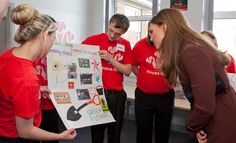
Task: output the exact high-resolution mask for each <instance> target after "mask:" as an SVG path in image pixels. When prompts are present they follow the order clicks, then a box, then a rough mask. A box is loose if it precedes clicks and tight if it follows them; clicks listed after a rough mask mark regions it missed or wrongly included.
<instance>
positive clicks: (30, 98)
mask: <svg viewBox="0 0 236 143" xmlns="http://www.w3.org/2000/svg"><path fill="white" fill-rule="evenodd" d="M11 19H12V22H13V23H15V24H17V25H19V28H18V30H17V32H16V34H15V37H14V38H15V41H16V42H17V43H18V44H19V46H18V47H13V48H10V49H8V50H7V51H5V52H4V53H3V54H2V55H1V56H0V79H1V80H0V99H1V100H0V143H3V142H4V143H6V142H7V143H16V142H17V143H28V142H31V140H71V139H74V138H75V136H76V132H75V130H74V129H70V130H66V131H64V132H62V133H60V134H57V133H52V132H47V131H45V130H42V129H40V128H38V126H39V124H40V121H41V111H40V102H39V100H40V95H39V90H40V86H39V80H38V78H37V75H36V73H35V70H34V67H33V62H34V61H35V60H37V59H38V58H41V57H43V56H45V55H46V54H47V53H48V51H49V50H50V48H51V47H52V45H53V42H54V40H55V31H56V26H55V23H54V22H53V20H52V18H51V17H50V16H48V15H43V14H41V13H39V12H38V11H37V10H35V9H34V8H33V7H31V6H30V5H28V4H21V5H18V6H17V7H15V8H13V10H12V13H11Z"/></svg>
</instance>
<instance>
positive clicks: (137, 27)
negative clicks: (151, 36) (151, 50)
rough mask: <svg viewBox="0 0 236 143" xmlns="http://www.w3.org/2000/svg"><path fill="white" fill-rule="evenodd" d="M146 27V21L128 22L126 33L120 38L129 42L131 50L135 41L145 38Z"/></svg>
mask: <svg viewBox="0 0 236 143" xmlns="http://www.w3.org/2000/svg"><path fill="white" fill-rule="evenodd" d="M147 27H148V21H133V22H130V27H129V29H128V31H127V32H126V33H125V34H124V35H123V36H122V37H123V38H125V39H126V40H128V41H130V44H131V47H132V48H133V46H134V45H135V43H136V42H137V41H139V40H140V39H142V38H144V37H146V36H147V32H148V30H147Z"/></svg>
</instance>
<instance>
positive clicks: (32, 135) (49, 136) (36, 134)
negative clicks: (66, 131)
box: [19, 127, 63, 141]
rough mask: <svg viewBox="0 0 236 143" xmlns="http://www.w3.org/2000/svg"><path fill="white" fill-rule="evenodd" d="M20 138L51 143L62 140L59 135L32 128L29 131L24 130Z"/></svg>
mask: <svg viewBox="0 0 236 143" xmlns="http://www.w3.org/2000/svg"><path fill="white" fill-rule="evenodd" d="M19 136H20V137H21V138H25V139H32V140H41V141H51V140H63V137H62V135H61V134H57V133H52V132H48V131H45V130H42V129H40V128H37V127H32V128H31V129H29V130H25V132H23V133H22V134H19Z"/></svg>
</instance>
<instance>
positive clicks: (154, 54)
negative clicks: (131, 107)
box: [132, 38, 170, 94]
mask: <svg viewBox="0 0 236 143" xmlns="http://www.w3.org/2000/svg"><path fill="white" fill-rule="evenodd" d="M132 54H133V61H134V64H133V65H134V66H138V73H137V83H136V85H137V87H138V88H140V89H141V90H142V91H143V92H144V93H147V94H155V93H157V94H162V93H166V92H168V91H169V90H170V86H168V84H167V82H166V80H165V78H164V76H163V74H162V73H161V71H160V67H158V61H159V60H158V57H159V52H158V51H157V49H156V47H155V46H150V45H148V43H147V40H146V38H144V39H141V40H140V41H138V42H137V43H136V44H135V46H134V48H133V50H132ZM144 77H145V78H144Z"/></svg>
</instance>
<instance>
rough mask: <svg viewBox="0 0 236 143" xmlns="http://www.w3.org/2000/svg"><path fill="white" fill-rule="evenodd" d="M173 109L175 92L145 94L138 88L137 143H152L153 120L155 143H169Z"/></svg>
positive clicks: (136, 107)
mask: <svg viewBox="0 0 236 143" xmlns="http://www.w3.org/2000/svg"><path fill="white" fill-rule="evenodd" d="M173 107H174V91H173V90H170V91H169V92H167V93H164V94H145V93H143V92H142V91H141V90H140V89H139V88H136V90H135V117H136V123H137V138H136V139H137V143H152V130H153V128H152V127H153V120H154V126H155V143H168V141H169V132H170V125H171V119H172V114H173Z"/></svg>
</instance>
